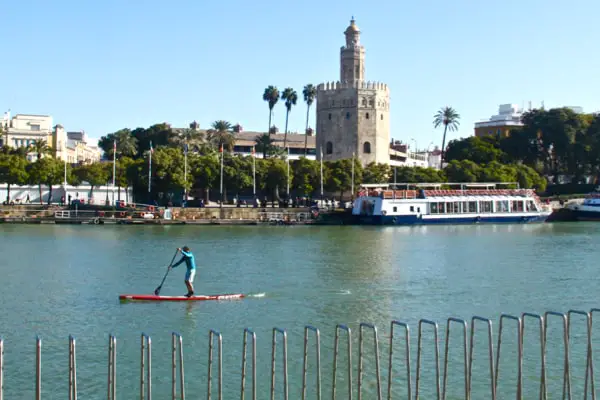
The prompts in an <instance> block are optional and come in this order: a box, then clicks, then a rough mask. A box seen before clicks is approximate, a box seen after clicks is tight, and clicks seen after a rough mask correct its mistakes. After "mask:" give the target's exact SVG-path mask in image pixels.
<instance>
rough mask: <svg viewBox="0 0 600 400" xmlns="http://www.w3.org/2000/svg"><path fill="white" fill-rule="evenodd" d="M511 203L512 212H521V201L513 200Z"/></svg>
mask: <svg viewBox="0 0 600 400" xmlns="http://www.w3.org/2000/svg"><path fill="white" fill-rule="evenodd" d="M511 203H512V204H511V208H512V212H523V202H522V201H521V200H513V201H512V202H511Z"/></svg>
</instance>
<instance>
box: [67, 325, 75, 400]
mask: <svg viewBox="0 0 600 400" xmlns="http://www.w3.org/2000/svg"><path fill="white" fill-rule="evenodd" d="M69 400H77V363H76V357H75V338H74V337H73V336H71V335H69Z"/></svg>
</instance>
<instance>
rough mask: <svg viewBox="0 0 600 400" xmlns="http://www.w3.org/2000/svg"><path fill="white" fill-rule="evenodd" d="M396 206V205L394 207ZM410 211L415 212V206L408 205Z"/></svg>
mask: <svg viewBox="0 0 600 400" xmlns="http://www.w3.org/2000/svg"><path fill="white" fill-rule="evenodd" d="M394 208H396V207H394ZM410 212H415V206H410Z"/></svg>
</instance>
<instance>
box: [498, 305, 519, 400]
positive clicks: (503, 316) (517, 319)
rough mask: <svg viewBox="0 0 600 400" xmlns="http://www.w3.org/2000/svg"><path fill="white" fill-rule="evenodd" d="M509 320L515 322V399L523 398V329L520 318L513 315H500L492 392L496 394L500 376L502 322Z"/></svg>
mask: <svg viewBox="0 0 600 400" xmlns="http://www.w3.org/2000/svg"><path fill="white" fill-rule="evenodd" d="M505 319H511V320H513V321H516V322H517V354H518V360H517V399H519V400H520V399H522V397H523V339H522V336H521V335H522V333H523V327H522V322H521V318H519V317H515V316H513V315H507V314H502V315H500V325H499V327H498V346H497V349H496V376H495V378H494V390H495V391H496V393H497V392H498V377H499V375H500V348H501V346H502V328H503V327H504V320H505Z"/></svg>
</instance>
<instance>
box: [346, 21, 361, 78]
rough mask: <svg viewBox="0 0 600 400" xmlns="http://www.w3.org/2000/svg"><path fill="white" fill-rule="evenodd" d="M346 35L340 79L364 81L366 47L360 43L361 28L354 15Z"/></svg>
mask: <svg viewBox="0 0 600 400" xmlns="http://www.w3.org/2000/svg"><path fill="white" fill-rule="evenodd" d="M344 35H345V36H346V46H343V47H342V48H341V50H340V81H341V82H354V81H362V80H364V77H365V48H364V47H363V46H361V44H360V29H358V26H357V25H356V21H354V17H352V20H351V21H350V26H348V28H346V30H345V31H344Z"/></svg>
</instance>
